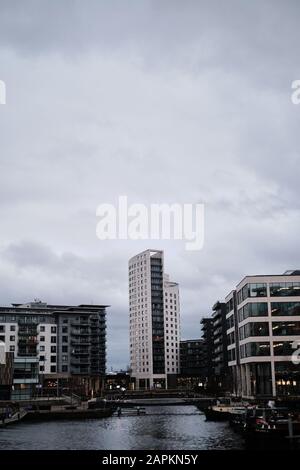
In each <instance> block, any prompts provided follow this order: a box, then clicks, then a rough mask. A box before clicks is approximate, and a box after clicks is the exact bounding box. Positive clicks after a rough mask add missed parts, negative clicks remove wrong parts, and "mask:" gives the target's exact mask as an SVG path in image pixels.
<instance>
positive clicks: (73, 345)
mask: <svg viewBox="0 0 300 470" xmlns="http://www.w3.org/2000/svg"><path fill="white" fill-rule="evenodd" d="M106 307H107V306H105V305H78V306H69V305H48V304H46V303H43V302H41V301H39V300H35V301H34V302H30V303H27V304H12V306H11V307H0V340H2V341H3V342H5V346H6V350H7V351H8V352H11V353H13V354H14V380H13V394H12V395H13V398H15V399H17V398H29V397H31V396H33V395H34V394H37V393H39V390H40V388H41V387H42V386H43V387H44V388H45V387H46V388H49V389H53V388H55V391H56V393H58V392H59V388H60V384H61V387H65V388H67V387H68V386H71V388H72V390H73V391H75V390H76V389H77V388H78V389H80V390H84V391H85V392H87V393H90V392H91V391H93V393H96V392H97V391H99V389H100V386H101V384H100V382H101V380H100V379H101V377H103V376H104V374H105V366H106V343H105V342H106Z"/></svg>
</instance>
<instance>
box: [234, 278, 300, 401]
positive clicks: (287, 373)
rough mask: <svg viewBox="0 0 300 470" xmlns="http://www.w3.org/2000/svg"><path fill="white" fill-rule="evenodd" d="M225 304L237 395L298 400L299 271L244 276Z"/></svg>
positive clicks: (299, 371) (299, 378)
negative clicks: (289, 397)
mask: <svg viewBox="0 0 300 470" xmlns="http://www.w3.org/2000/svg"><path fill="white" fill-rule="evenodd" d="M225 300H226V306H227V313H226V319H227V337H228V346H227V349H228V364H229V367H230V369H231V371H232V376H233V392H234V393H235V394H237V395H240V396H243V397H258V396H262V397H277V396H297V395H298V396H299V394H300V366H299V364H298V363H297V358H299V354H298V353H297V350H298V349H299V348H300V271H288V272H286V273H284V274H283V275H273V276H266V275H265V276H246V277H245V278H244V279H243V280H242V281H241V282H240V283H239V284H238V285H237V287H236V289H235V290H234V291H232V292H231V293H230V294H229V295H228V296H227V297H226V299H225Z"/></svg>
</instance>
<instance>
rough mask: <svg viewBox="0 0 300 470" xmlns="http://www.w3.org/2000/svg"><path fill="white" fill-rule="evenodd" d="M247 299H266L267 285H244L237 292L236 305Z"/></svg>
mask: <svg viewBox="0 0 300 470" xmlns="http://www.w3.org/2000/svg"><path fill="white" fill-rule="evenodd" d="M248 297H267V284H260V283H258V284H252V283H251V284H246V285H245V286H244V287H243V288H242V289H241V290H239V292H238V303H239V304H240V303H242V302H243V300H245V299H248Z"/></svg>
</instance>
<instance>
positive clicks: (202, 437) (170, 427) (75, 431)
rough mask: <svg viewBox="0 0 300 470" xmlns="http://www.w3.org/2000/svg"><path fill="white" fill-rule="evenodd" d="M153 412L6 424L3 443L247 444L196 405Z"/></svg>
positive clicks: (112, 446)
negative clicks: (99, 418) (206, 415)
mask: <svg viewBox="0 0 300 470" xmlns="http://www.w3.org/2000/svg"><path fill="white" fill-rule="evenodd" d="M146 410H147V415H144V416H128V417H125V416H123V417H120V418H118V417H114V416H113V417H111V418H106V419H102V420H86V421H59V422H58V421H56V422H48V423H26V422H24V423H19V424H16V425H11V426H8V427H7V428H4V429H3V428H2V429H1V428H0V449H13V450H17V449H18V450H20V449H22V450H23V449H27V450H29V449H30V450H31V449H51V450H52V449H66V450H68V449H74V450H86V449H95V450H97V449H108V450H116V449H121V450H124V449H135V450H137V449H145V450H172V449H179V450H181V449H183V450H203V449H242V448H243V441H242V439H241V438H240V437H239V436H238V435H236V434H235V433H234V432H233V431H232V430H231V429H230V427H229V425H228V423H215V422H209V421H206V420H205V416H204V415H203V414H201V412H200V411H198V409H197V408H196V407H194V406H176V407H175V406H168V407H167V406H163V407H158V406H154V407H147V408H146Z"/></svg>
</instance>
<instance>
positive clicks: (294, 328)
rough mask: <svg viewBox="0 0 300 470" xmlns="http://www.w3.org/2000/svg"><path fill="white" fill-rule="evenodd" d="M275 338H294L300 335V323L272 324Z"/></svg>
mask: <svg viewBox="0 0 300 470" xmlns="http://www.w3.org/2000/svg"><path fill="white" fill-rule="evenodd" d="M272 330H273V336H293V335H300V322H298V321H290V322H288V321H286V322H273V323H272Z"/></svg>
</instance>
